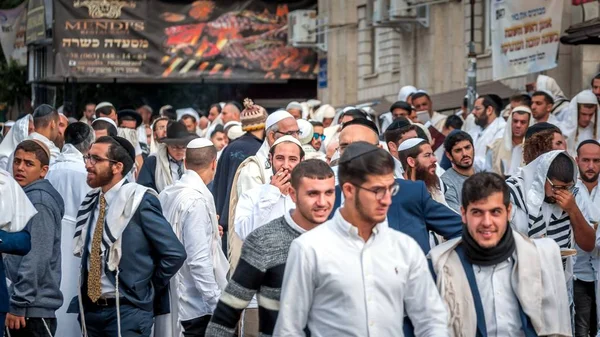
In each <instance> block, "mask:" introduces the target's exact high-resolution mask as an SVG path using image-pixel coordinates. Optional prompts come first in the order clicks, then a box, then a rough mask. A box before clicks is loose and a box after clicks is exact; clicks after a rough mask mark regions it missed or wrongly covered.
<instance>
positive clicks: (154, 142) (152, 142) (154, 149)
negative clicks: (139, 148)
mask: <svg viewBox="0 0 600 337" xmlns="http://www.w3.org/2000/svg"><path fill="white" fill-rule="evenodd" d="M163 120H164V119H157V120H155V121H154V122H153V123H152V126H151V127H150V128H151V129H152V136H150V154H154V153H156V152H157V151H158V147H159V145H160V143H159V142H158V140H157V139H155V138H154V127H155V126H156V122H158V121H163Z"/></svg>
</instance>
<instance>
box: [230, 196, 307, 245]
mask: <svg viewBox="0 0 600 337" xmlns="http://www.w3.org/2000/svg"><path fill="white" fill-rule="evenodd" d="M293 208H296V205H295V204H294V202H293V201H292V198H290V196H289V195H283V194H281V191H280V190H279V188H277V187H275V186H273V185H271V184H264V185H261V186H258V187H255V188H253V189H251V190H249V191H246V192H244V193H242V195H241V197H240V199H239V200H238V203H237V207H236V209H235V232H236V233H237V235H239V237H240V239H242V241H244V240H246V237H247V236H248V235H249V234H250V233H252V231H253V230H255V229H257V228H258V227H260V226H262V225H266V224H267V223H268V222H269V221H272V220H275V219H277V218H279V217H282V216H283V215H284V214H285V213H286V212H289V210H291V209H293Z"/></svg>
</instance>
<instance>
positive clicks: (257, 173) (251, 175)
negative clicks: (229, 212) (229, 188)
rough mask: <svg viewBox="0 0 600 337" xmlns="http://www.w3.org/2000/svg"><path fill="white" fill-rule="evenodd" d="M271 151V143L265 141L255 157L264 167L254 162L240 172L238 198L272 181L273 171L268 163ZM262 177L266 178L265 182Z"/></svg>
mask: <svg viewBox="0 0 600 337" xmlns="http://www.w3.org/2000/svg"><path fill="white" fill-rule="evenodd" d="M269 149H270V147H269V143H268V142H267V140H266V139H265V141H264V142H263V144H262V145H261V147H260V148H259V149H258V151H257V152H256V155H255V157H256V159H257V160H258V162H259V163H261V165H262V167H258V166H257V165H256V164H255V163H254V162H250V163H248V165H246V166H244V167H243V168H242V169H241V170H240V175H239V177H238V181H237V192H238V197H240V196H241V195H242V193H244V192H245V191H249V190H251V189H253V188H255V187H258V186H260V185H262V184H264V183H265V182H268V181H270V179H271V177H272V176H273V170H272V169H271V166H270V165H269V163H268V160H269ZM261 171H262V173H261ZM262 177H264V179H265V181H263V179H262Z"/></svg>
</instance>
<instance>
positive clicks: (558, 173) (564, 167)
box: [506, 151, 596, 304]
mask: <svg viewBox="0 0 600 337" xmlns="http://www.w3.org/2000/svg"><path fill="white" fill-rule="evenodd" d="M506 182H507V184H508V186H509V188H510V196H511V202H512V204H513V207H512V211H511V215H510V223H511V225H512V227H513V229H515V230H516V231H518V232H519V233H522V234H523V235H525V236H527V237H530V238H534V239H536V238H543V237H549V238H551V239H553V240H554V241H556V243H557V244H558V245H559V247H560V248H561V251H563V254H564V257H563V266H564V270H565V271H564V272H565V280H566V283H567V288H568V293H569V296H570V302H569V304H572V302H571V301H572V297H571V296H572V294H573V288H572V287H573V259H572V258H569V257H568V256H572V254H573V253H575V250H574V247H575V244H577V246H579V248H581V249H582V250H583V251H586V252H591V251H593V250H594V249H595V247H596V243H595V241H596V240H595V238H596V233H595V231H594V228H593V227H592V226H591V224H590V223H589V222H588V220H587V219H591V216H590V209H591V206H590V204H589V199H588V198H585V197H582V196H580V195H579V194H580V193H579V189H577V188H576V187H575V184H576V182H577V165H576V164H575V161H574V160H573V159H572V158H571V157H569V156H568V154H567V152H565V151H551V152H548V153H544V154H542V155H540V156H539V157H538V158H537V159H535V160H534V161H532V162H531V163H529V164H528V165H527V166H525V167H523V168H522V169H521V170H520V171H519V172H518V173H517V174H516V175H514V176H513V177H511V178H509V179H508V180H507V181H506Z"/></svg>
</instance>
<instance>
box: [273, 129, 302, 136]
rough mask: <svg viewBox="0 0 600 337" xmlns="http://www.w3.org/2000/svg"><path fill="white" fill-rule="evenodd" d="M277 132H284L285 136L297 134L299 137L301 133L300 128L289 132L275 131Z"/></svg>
mask: <svg viewBox="0 0 600 337" xmlns="http://www.w3.org/2000/svg"><path fill="white" fill-rule="evenodd" d="M275 133H279V134H282V135H284V136H292V137H293V136H295V137H298V136H299V135H300V130H294V131H288V132H281V131H275Z"/></svg>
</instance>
